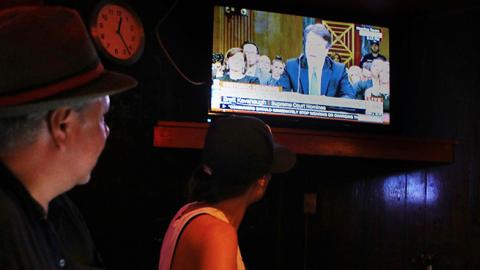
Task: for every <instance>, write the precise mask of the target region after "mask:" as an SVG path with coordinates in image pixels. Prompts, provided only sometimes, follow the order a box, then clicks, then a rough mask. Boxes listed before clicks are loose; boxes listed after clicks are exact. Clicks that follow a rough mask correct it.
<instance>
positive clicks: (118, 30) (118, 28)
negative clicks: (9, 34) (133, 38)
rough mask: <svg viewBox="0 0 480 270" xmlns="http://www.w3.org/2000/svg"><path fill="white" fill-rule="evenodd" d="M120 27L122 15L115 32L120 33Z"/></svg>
mask: <svg viewBox="0 0 480 270" xmlns="http://www.w3.org/2000/svg"><path fill="white" fill-rule="evenodd" d="M121 27H122V17H120V20H119V21H118V27H117V34H120V28H121Z"/></svg>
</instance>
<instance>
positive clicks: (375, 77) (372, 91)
mask: <svg viewBox="0 0 480 270" xmlns="http://www.w3.org/2000/svg"><path fill="white" fill-rule="evenodd" d="M370 69H371V70H370V72H371V74H372V79H371V81H372V86H371V87H370V88H368V89H367V90H365V98H370V97H381V98H382V99H383V101H384V103H383V105H384V111H388V110H389V104H390V64H389V62H386V61H383V60H381V59H375V60H373V62H372V65H371V68H370Z"/></svg>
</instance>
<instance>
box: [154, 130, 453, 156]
mask: <svg viewBox="0 0 480 270" xmlns="http://www.w3.org/2000/svg"><path fill="white" fill-rule="evenodd" d="M207 128H208V124H207V123H193V122H172V121H160V122H158V123H157V125H156V126H155V127H154V137H153V144H154V146H155V147H168V148H191V149H201V148H202V147H203V141H204V138H205V134H206V132H207ZM272 132H273V135H274V138H275V140H276V141H277V142H278V143H279V144H282V145H284V146H286V147H288V148H289V149H291V150H293V151H294V152H296V153H297V154H306V155H321V156H335V157H359V158H374V159H392V160H409V161H425V162H439V163H451V162H453V161H454V158H455V144H456V142H455V141H454V140H446V139H421V138H407V137H394V136H377V135H365V134H356V133H347V132H326V131H312V130H302V129H290V128H272Z"/></svg>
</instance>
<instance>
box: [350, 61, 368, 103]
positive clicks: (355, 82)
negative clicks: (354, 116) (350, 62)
mask: <svg viewBox="0 0 480 270" xmlns="http://www.w3.org/2000/svg"><path fill="white" fill-rule="evenodd" d="M362 74H363V70H362V69H361V68H360V67H359V66H351V67H350V68H349V69H348V78H349V80H350V83H351V84H352V87H353V89H354V90H355V93H356V99H361V100H363V99H365V97H364V95H365V90H367V89H368V88H370V87H372V80H371V79H367V80H363V75H362Z"/></svg>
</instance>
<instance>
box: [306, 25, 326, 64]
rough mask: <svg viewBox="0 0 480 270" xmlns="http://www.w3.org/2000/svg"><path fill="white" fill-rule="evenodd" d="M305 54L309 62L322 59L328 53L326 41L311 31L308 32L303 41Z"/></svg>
mask: <svg viewBox="0 0 480 270" xmlns="http://www.w3.org/2000/svg"><path fill="white" fill-rule="evenodd" d="M305 54H306V56H307V60H308V61H309V62H318V61H324V60H325V57H326V56H327V54H328V49H327V41H326V40H325V39H323V38H322V37H321V36H319V35H317V34H315V33H313V32H310V33H308V34H307V37H306V42H305Z"/></svg>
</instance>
